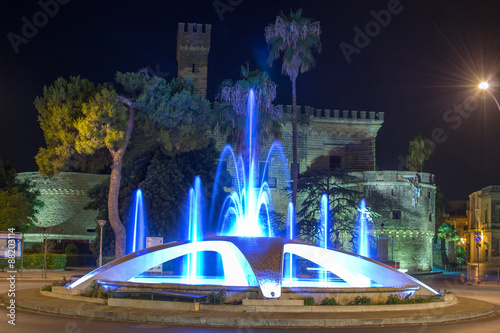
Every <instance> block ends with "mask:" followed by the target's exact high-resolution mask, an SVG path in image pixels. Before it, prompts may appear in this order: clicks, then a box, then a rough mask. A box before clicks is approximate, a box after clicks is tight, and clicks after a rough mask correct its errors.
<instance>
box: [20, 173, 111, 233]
mask: <svg viewBox="0 0 500 333" xmlns="http://www.w3.org/2000/svg"><path fill="white" fill-rule="evenodd" d="M18 178H19V179H20V180H25V179H27V180H30V181H31V182H32V183H33V184H34V185H35V187H36V189H37V190H39V191H40V193H41V200H42V201H43V202H44V204H45V207H44V208H43V209H42V210H41V211H40V212H39V213H38V215H37V219H38V223H37V225H36V226H35V227H34V228H32V229H31V230H29V231H28V232H26V233H25V235H24V238H25V241H26V242H27V243H31V242H42V241H43V240H44V236H46V237H47V238H48V239H51V240H56V241H57V242H58V243H73V242H84V243H89V242H92V241H93V240H94V239H95V238H96V232H95V228H96V227H97V213H98V212H97V211H95V210H87V209H84V207H85V206H86V205H87V204H88V203H89V202H90V198H89V197H88V191H89V190H90V189H91V188H92V187H93V186H95V185H98V184H100V183H102V182H104V181H106V180H108V179H109V176H108V175H95V174H89V173H77V172H61V173H59V174H57V175H55V176H54V177H52V178H47V177H42V176H40V174H39V173H38V172H22V173H19V174H18Z"/></svg>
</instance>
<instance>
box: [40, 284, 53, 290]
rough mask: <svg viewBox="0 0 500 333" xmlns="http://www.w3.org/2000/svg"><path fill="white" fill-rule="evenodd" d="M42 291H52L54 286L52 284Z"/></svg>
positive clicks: (44, 287)
mask: <svg viewBox="0 0 500 333" xmlns="http://www.w3.org/2000/svg"><path fill="white" fill-rule="evenodd" d="M42 291H52V286H51V285H50V284H48V285H46V286H43V287H42Z"/></svg>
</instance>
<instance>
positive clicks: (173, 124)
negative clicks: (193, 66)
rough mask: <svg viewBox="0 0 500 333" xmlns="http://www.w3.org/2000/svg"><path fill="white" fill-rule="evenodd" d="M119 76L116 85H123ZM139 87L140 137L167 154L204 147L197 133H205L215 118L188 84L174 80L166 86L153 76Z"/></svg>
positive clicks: (137, 105) (189, 82)
mask: <svg viewBox="0 0 500 333" xmlns="http://www.w3.org/2000/svg"><path fill="white" fill-rule="evenodd" d="M121 75H123V74H120V73H119V74H117V81H118V82H123V77H122V76H121ZM129 84H130V85H132V84H131V83H129ZM142 87H143V90H142V91H141V93H140V95H139V96H138V97H137V99H136V100H135V108H136V109H137V110H138V120H139V126H140V128H141V130H142V136H145V137H147V138H149V139H150V138H154V139H155V140H156V141H158V142H159V143H160V144H161V145H162V147H163V149H165V151H167V152H169V153H170V154H177V153H180V152H186V151H190V150H193V149H200V148H203V147H205V146H206V145H207V140H206V136H204V135H199V133H205V131H206V130H208V129H209V128H210V127H211V126H212V124H214V123H215V121H216V117H215V115H214V114H213V112H211V108H210V103H209V102H208V101H207V100H206V99H205V98H203V97H201V96H200V95H199V94H198V93H196V92H195V91H194V84H193V83H192V82H191V81H189V80H186V79H173V80H172V81H170V82H167V81H166V80H165V79H164V78H161V77H156V76H155V77H152V78H150V79H148V80H147V81H146V82H144V84H143V85H142Z"/></svg>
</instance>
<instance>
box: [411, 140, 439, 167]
mask: <svg viewBox="0 0 500 333" xmlns="http://www.w3.org/2000/svg"><path fill="white" fill-rule="evenodd" d="M433 146H434V143H433V142H432V141H431V140H428V139H427V138H426V137H425V136H423V135H418V136H416V137H414V138H413V140H411V141H410V147H409V148H408V155H406V166H407V168H408V169H410V170H412V171H420V172H422V170H423V168H424V162H425V161H427V160H428V159H429V157H430V156H431V153H432V149H433Z"/></svg>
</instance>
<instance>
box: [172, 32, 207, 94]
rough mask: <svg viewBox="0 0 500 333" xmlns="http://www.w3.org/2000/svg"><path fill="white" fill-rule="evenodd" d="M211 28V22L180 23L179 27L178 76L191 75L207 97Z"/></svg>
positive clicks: (199, 91)
mask: <svg viewBox="0 0 500 333" xmlns="http://www.w3.org/2000/svg"><path fill="white" fill-rule="evenodd" d="M211 29H212V25H211V24H196V23H187V24H186V23H179V26H178V29H177V63H178V74H177V77H179V78H180V77H190V78H191V79H192V80H193V82H194V85H195V90H196V91H197V92H198V93H200V95H202V96H203V97H205V98H206V97H207V69H208V52H210V32H211Z"/></svg>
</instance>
